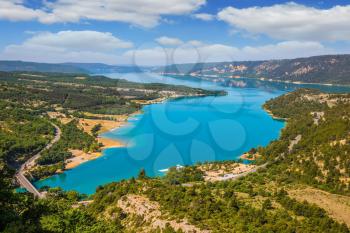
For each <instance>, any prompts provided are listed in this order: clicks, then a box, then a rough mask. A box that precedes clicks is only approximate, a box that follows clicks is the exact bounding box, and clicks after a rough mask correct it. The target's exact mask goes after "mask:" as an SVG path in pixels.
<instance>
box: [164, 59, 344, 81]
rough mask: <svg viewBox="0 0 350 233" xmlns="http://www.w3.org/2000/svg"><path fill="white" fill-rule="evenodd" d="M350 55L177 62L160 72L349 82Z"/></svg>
mask: <svg viewBox="0 0 350 233" xmlns="http://www.w3.org/2000/svg"><path fill="white" fill-rule="evenodd" d="M349 65H350V55H326V56H315V57H308V58H296V59H283V60H267V61H242V62H216V63H197V64H176V65H170V66H167V67H162V68H159V69H158V71H159V72H165V73H172V74H178V73H186V74H191V75H194V76H198V77H199V78H200V77H201V76H202V75H219V76H224V77H225V76H226V77H232V76H233V77H236V76H241V77H249V78H265V79H272V80H276V81H289V82H304V83H333V84H347V85H349V84H350V78H349V77H350V68H349V67H350V66H349Z"/></svg>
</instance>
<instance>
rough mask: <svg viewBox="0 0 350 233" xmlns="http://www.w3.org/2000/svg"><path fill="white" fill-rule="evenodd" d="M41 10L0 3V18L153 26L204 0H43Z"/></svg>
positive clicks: (6, 0) (16, 0)
mask: <svg viewBox="0 0 350 233" xmlns="http://www.w3.org/2000/svg"><path fill="white" fill-rule="evenodd" d="M42 3H43V4H44V5H45V6H44V7H43V8H41V9H37V10H34V9H31V8H28V7H26V6H24V4H23V0H0V18H2V19H8V20H32V19H37V20H39V21H40V22H42V23H55V22H79V21H80V20H84V19H87V20H100V21H119V22H125V23H130V24H134V25H137V26H142V27H154V26H156V25H157V24H158V23H159V21H160V20H161V17H162V16H166V15H184V14H189V13H191V12H193V11H195V10H197V9H198V8H199V7H200V6H202V5H204V4H205V3H206V0H167V1H164V0H152V1H148V0H134V1H132V3H130V1H129V0H84V1H76V0H55V1H44V0H42Z"/></svg>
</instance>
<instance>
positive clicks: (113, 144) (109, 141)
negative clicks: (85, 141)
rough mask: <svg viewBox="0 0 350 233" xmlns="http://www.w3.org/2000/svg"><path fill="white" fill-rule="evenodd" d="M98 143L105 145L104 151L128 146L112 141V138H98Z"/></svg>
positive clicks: (118, 141)
mask: <svg viewBox="0 0 350 233" xmlns="http://www.w3.org/2000/svg"><path fill="white" fill-rule="evenodd" d="M97 141H98V142H99V143H102V144H103V146H102V149H107V148H114V147H125V146H126V145H125V143H124V142H122V141H120V140H115V139H110V138H102V137H98V138H97Z"/></svg>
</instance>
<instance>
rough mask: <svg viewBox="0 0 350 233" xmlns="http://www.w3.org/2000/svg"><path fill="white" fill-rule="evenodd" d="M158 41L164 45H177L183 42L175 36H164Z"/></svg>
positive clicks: (157, 40)
mask: <svg viewBox="0 0 350 233" xmlns="http://www.w3.org/2000/svg"><path fill="white" fill-rule="evenodd" d="M156 42H157V43H158V44H160V45H164V46H176V45H180V44H182V43H183V42H182V40H180V39H178V38H173V37H167V36H162V37H159V38H157V39H156Z"/></svg>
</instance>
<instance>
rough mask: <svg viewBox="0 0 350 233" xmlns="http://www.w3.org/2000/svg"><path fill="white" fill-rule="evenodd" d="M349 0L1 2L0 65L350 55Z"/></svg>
mask: <svg viewBox="0 0 350 233" xmlns="http://www.w3.org/2000/svg"><path fill="white" fill-rule="evenodd" d="M349 24H350V1H345V0H342V1H341V0H328V1H326V0H324V1H317V0H316V1H315V0H303V1H301V0H299V1H293V2H291V1H277V0H264V1H261V0H231V1H227V0H167V1H164V0H84V1H77V0H46V1H44V0H0V29H1V37H0V59H1V60H26V61H37V62H50V63H54V62H104V63H108V64H136V65H166V64H171V63H187V62H199V61H201V62H212V61H230V60H264V59H280V58H294V57H304V56H313V55H320V54H342V53H349V52H350V26H349Z"/></svg>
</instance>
